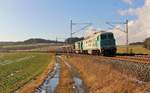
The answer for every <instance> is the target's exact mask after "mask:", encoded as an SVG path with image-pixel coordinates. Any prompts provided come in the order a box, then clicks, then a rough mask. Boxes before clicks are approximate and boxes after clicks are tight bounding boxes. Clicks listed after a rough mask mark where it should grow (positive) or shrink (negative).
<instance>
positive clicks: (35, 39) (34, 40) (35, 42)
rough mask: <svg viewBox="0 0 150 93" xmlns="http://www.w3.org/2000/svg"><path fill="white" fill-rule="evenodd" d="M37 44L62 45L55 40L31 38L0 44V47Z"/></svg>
mask: <svg viewBox="0 0 150 93" xmlns="http://www.w3.org/2000/svg"><path fill="white" fill-rule="evenodd" d="M38 43H53V44H54V43H57V44H63V43H64V42H62V41H57V42H56V41H55V40H46V39H41V38H31V39H28V40H24V41H18V42H0V45H1V46H3V45H19V44H38Z"/></svg>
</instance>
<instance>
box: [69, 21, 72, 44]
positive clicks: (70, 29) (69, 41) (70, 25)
mask: <svg viewBox="0 0 150 93" xmlns="http://www.w3.org/2000/svg"><path fill="white" fill-rule="evenodd" d="M69 42H70V44H71V43H72V20H70V41H69Z"/></svg>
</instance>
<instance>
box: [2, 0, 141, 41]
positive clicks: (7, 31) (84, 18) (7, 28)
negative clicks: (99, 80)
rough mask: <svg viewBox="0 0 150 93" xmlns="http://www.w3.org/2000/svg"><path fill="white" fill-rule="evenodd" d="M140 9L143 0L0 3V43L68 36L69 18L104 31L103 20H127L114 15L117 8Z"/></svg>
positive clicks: (17, 0)
mask: <svg viewBox="0 0 150 93" xmlns="http://www.w3.org/2000/svg"><path fill="white" fill-rule="evenodd" d="M140 6H143V0H136V2H134V3H133V4H132V5H129V4H127V3H124V2H123V1H122V0H0V41H21V40H25V39H28V38H45V39H53V40H55V38H56V36H57V37H62V38H64V37H69V32H70V31H69V22H70V20H71V19H72V20H73V21H74V22H92V23H93V26H94V27H98V28H107V27H108V26H107V25H105V24H104V22H105V21H116V20H119V21H123V20H124V19H125V18H126V17H125V16H120V15H119V14H118V13H117V11H118V10H119V9H128V8H129V7H133V8H135V7H140ZM128 18H129V20H133V19H136V17H134V16H128Z"/></svg>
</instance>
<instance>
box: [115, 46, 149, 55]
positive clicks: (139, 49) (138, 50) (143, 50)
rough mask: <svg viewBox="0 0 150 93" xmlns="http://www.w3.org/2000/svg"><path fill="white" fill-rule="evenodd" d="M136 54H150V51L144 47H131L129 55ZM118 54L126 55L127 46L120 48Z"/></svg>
mask: <svg viewBox="0 0 150 93" xmlns="http://www.w3.org/2000/svg"><path fill="white" fill-rule="evenodd" d="M131 52H132V53H135V54H150V50H148V49H146V48H144V46H142V45H130V46H129V53H131ZM117 53H126V46H118V47H117Z"/></svg>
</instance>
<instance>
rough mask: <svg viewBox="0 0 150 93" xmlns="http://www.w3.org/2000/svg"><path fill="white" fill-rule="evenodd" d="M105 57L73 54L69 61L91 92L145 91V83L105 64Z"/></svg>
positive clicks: (137, 92)
mask: <svg viewBox="0 0 150 93" xmlns="http://www.w3.org/2000/svg"><path fill="white" fill-rule="evenodd" d="M104 60H105V59H98V60H96V59H95V57H90V56H88V57H87V56H81V57H80V56H75V57H71V58H70V59H69V61H70V62H71V63H72V64H73V65H75V67H76V68H77V69H78V70H79V72H80V74H81V76H82V77H83V79H84V80H85V84H86V85H87V86H88V89H89V91H90V92H91V93H145V89H146V88H145V85H143V84H138V83H136V82H134V81H132V80H134V79H135V78H134V77H133V76H131V75H128V76H127V75H124V73H120V72H119V71H117V70H116V69H114V68H113V66H112V65H111V64H105V63H104V62H103V61H104Z"/></svg>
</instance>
